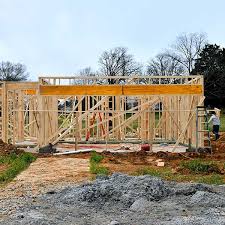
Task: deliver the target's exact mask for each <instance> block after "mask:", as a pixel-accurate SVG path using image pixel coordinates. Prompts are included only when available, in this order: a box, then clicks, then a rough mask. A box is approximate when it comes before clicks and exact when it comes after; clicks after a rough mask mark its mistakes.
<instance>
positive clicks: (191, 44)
mask: <svg viewBox="0 0 225 225" xmlns="http://www.w3.org/2000/svg"><path fill="white" fill-rule="evenodd" d="M205 44H206V34H205V33H188V34H186V33H184V34H181V35H180V36H178V37H177V39H176V42H175V43H174V44H173V45H172V46H171V49H169V50H168V51H167V55H168V56H169V57H171V58H172V59H173V60H176V61H177V62H178V63H180V64H181V65H182V66H183V67H184V68H185V70H186V72H187V73H188V74H190V73H191V71H192V70H193V68H194V63H195V60H196V59H197V58H198V56H199V54H200V52H201V50H202V48H203V47H204V46H205Z"/></svg>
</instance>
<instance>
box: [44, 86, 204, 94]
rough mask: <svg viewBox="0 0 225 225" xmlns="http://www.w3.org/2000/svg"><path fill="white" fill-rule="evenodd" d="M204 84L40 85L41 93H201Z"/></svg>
mask: <svg viewBox="0 0 225 225" xmlns="http://www.w3.org/2000/svg"><path fill="white" fill-rule="evenodd" d="M202 93H203V92H202V85H124V86H122V85H60V86H59V85H56V86H50V85H40V95H46V96H47V95H61V96H63V95H103V96H105V95H110V96H112V95H126V96H135V95H166V94H168V95H188V94H195V95H201V94H202Z"/></svg>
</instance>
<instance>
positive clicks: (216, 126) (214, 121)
mask: <svg viewBox="0 0 225 225" xmlns="http://www.w3.org/2000/svg"><path fill="white" fill-rule="evenodd" d="M211 121H212V125H213V130H212V132H213V134H215V140H217V139H219V137H220V135H219V130H220V118H219V117H218V116H217V115H216V112H214V111H213V112H212V116H211V117H210V119H209V122H208V123H210V122H211Z"/></svg>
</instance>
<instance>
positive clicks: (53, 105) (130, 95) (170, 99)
mask: <svg viewBox="0 0 225 225" xmlns="http://www.w3.org/2000/svg"><path fill="white" fill-rule="evenodd" d="M0 94H1V114H0V116H1V118H0V119H1V121H0V126H1V127H0V131H1V134H0V135H1V138H2V139H3V141H5V142H10V143H13V144H21V143H23V144H24V145H25V144H31V143H32V144H33V146H35V148H36V149H37V148H39V147H42V146H45V145H47V144H49V143H52V144H53V145H55V144H57V143H60V142H64V143H65V142H67V143H69V142H70V143H72V142H74V143H75V142H77V143H78V144H80V143H172V144H173V150H175V149H176V148H177V146H180V145H188V144H189V146H190V145H191V146H192V147H194V148H196V147H197V148H198V147H203V146H204V136H206V135H205V133H204V131H205V124H204V123H205V119H204V118H203V117H204V116H202V117H201V116H198V115H197V110H196V109H197V106H203V105H204V87H203V77H202V76H171V77H169V76H168V77H161V76H148V77H147V76H135V77H133V76H132V77H102V76H99V77H96V76H93V77H92V76H90V77H63V76H62V77H39V81H38V82H2V83H1V87H0ZM203 115H204V114H203Z"/></svg>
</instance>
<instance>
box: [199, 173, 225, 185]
mask: <svg viewBox="0 0 225 225" xmlns="http://www.w3.org/2000/svg"><path fill="white" fill-rule="evenodd" d="M198 182H199V183H206V184H217V185H219V184H224V183H225V182H224V177H223V176H222V175H219V174H212V175H209V176H201V177H199V178H198Z"/></svg>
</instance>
